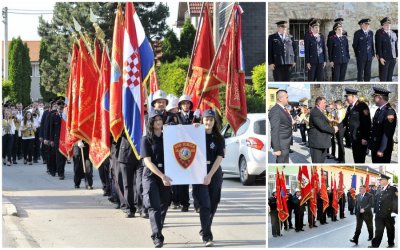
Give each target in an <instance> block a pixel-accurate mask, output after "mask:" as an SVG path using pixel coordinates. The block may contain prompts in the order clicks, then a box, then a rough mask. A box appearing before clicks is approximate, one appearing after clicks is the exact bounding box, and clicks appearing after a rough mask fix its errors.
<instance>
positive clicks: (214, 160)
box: [193, 110, 225, 247]
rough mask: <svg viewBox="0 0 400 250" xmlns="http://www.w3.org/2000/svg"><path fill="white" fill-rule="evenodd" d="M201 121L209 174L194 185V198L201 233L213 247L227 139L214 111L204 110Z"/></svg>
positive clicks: (207, 244)
mask: <svg viewBox="0 0 400 250" xmlns="http://www.w3.org/2000/svg"><path fill="white" fill-rule="evenodd" d="M201 122H202V123H203V124H204V126H205V129H206V151H207V175H206V177H205V178H204V183H203V184H197V185H193V198H194V199H196V200H197V201H198V204H199V207H200V223H201V230H200V235H201V236H202V239H203V242H204V244H205V246H206V247H211V246H213V245H214V243H213V235H212V232H211V224H212V221H213V218H214V215H215V212H216V211H217V207H218V203H219V202H220V199H221V188H222V169H221V166H220V164H221V161H222V159H223V157H224V156H225V140H224V138H223V137H222V135H221V134H220V132H219V129H218V126H217V122H216V119H215V112H214V111H212V110H204V113H203V118H202V120H201Z"/></svg>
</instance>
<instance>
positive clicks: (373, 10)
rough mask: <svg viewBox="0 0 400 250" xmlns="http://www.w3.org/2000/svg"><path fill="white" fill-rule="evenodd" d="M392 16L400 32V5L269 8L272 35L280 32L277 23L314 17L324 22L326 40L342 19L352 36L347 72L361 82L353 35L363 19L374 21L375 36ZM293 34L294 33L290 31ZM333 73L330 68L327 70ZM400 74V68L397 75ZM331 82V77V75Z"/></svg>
mask: <svg viewBox="0 0 400 250" xmlns="http://www.w3.org/2000/svg"><path fill="white" fill-rule="evenodd" d="M385 16H388V17H390V18H391V19H392V29H393V30H397V29H398V3H397V2H381V3H378V2H372V3H371V2H369V3H343V2H336V3H335V2H331V3H328V2H325V3H322V2H316V3H312V2H299V3H297V2H296V3H294V2H292V3H283V2H276V3H275V2H274V3H269V4H268V34H267V39H268V35H270V34H272V33H274V32H276V24H275V23H276V22H277V21H280V20H286V21H288V23H290V20H294V19H296V20H299V19H300V20H308V19H309V18H311V17H314V18H318V19H320V20H321V33H322V34H324V36H325V37H326V36H327V35H328V33H329V31H330V30H332V27H333V24H334V22H333V20H335V19H336V18H338V17H342V18H343V19H344V22H343V27H344V30H345V31H347V33H348V39H349V46H350V48H349V50H350V62H349V64H348V68H347V74H346V80H355V79H357V65H356V60H355V56H354V51H353V48H352V47H351V44H352V42H353V35H354V32H355V31H356V30H358V29H359V28H360V27H359V25H358V21H359V20H361V19H362V18H370V19H371V25H370V28H371V30H372V31H373V32H374V35H375V31H376V30H378V29H379V28H380V20H381V19H382V18H383V17H385ZM289 32H290V31H289ZM327 72H330V68H327ZM397 74H398V71H397V67H396V69H395V75H397ZM327 76H328V79H329V80H330V79H331V73H329V74H327ZM372 77H378V61H377V60H376V59H375V60H374V61H373V63H372ZM268 79H269V80H272V79H273V78H272V72H271V70H269V71H268Z"/></svg>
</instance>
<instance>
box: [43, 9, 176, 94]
mask: <svg viewBox="0 0 400 250" xmlns="http://www.w3.org/2000/svg"><path fill="white" fill-rule="evenodd" d="M117 5H118V3H107V2H57V3H56V4H55V6H54V10H53V19H52V20H51V21H50V22H47V21H45V20H44V19H43V18H39V28H38V33H39V35H40V36H41V37H42V41H43V42H44V43H45V44H46V49H45V50H46V51H43V52H42V54H43V53H45V54H47V55H50V56H49V57H43V58H42V61H41V62H40V71H41V73H42V75H41V85H42V86H43V87H44V89H45V90H46V91H49V92H52V93H54V94H64V93H65V90H66V87H67V84H68V78H69V69H68V67H67V66H68V62H67V60H68V54H70V53H71V50H72V44H73V38H72V33H71V29H70V28H71V27H74V24H73V20H72V17H75V19H76V20H77V21H78V22H79V24H80V25H81V26H82V30H83V31H84V32H86V33H87V34H88V36H89V37H90V40H92V41H93V39H94V37H95V30H94V27H93V24H92V23H91V21H90V18H89V16H90V9H92V10H93V13H94V14H95V15H96V16H98V24H99V26H100V28H101V29H102V30H103V31H104V33H105V36H106V38H105V40H106V43H107V45H108V47H109V49H110V50H111V40H112V33H113V27H114V19H115V12H116V9H117ZM136 9H137V12H138V15H139V18H140V19H141V22H142V24H143V27H144V30H145V32H146V35H147V36H148V37H150V39H151V38H153V37H162V36H163V35H164V33H165V32H166V23H165V19H166V18H167V17H168V15H169V13H168V7H167V6H166V5H164V4H162V3H137V5H136Z"/></svg>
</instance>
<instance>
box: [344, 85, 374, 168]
mask: <svg viewBox="0 0 400 250" xmlns="http://www.w3.org/2000/svg"><path fill="white" fill-rule="evenodd" d="M345 91H346V95H345V97H346V100H347V102H348V103H349V106H348V107H347V111H346V117H345V118H344V120H345V127H346V130H348V131H349V133H350V138H351V148H352V151H353V158H354V163H365V156H366V155H367V146H368V140H369V135H370V133H371V116H370V112H369V107H368V106H367V104H365V103H364V102H360V101H359V100H358V98H357V93H358V90H355V89H350V88H345Z"/></svg>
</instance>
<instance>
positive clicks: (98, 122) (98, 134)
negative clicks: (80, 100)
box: [89, 48, 111, 168]
mask: <svg viewBox="0 0 400 250" xmlns="http://www.w3.org/2000/svg"><path fill="white" fill-rule="evenodd" d="M110 69H111V64H110V59H109V57H108V55H107V52H106V48H103V56H102V62H101V68H100V80H99V87H98V89H97V98H96V103H95V105H96V107H95V109H96V112H95V118H94V127H93V133H92V143H91V144H90V148H89V158H90V160H91V161H92V163H93V165H94V166H95V167H96V168H99V167H100V165H101V164H102V163H103V161H104V160H105V159H106V158H107V157H108V156H109V155H110V147H111V142H110V113H109V108H110V107H109V106H110V100H109V98H110V96H109V89H110Z"/></svg>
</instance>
